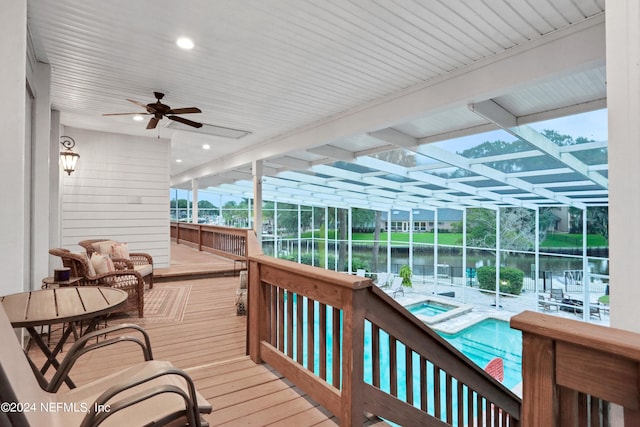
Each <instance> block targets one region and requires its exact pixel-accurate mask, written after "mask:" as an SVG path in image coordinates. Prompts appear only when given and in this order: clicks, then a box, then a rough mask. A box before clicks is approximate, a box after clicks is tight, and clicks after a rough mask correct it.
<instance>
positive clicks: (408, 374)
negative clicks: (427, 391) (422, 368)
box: [404, 345, 413, 405]
mask: <svg viewBox="0 0 640 427" xmlns="http://www.w3.org/2000/svg"><path fill="white" fill-rule="evenodd" d="M404 349H405V353H404V359H405V384H406V389H407V403H409V404H410V405H413V350H411V349H410V348H409V347H407V346H406V345H405V346H404Z"/></svg>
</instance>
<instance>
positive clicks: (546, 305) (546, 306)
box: [538, 295, 559, 311]
mask: <svg viewBox="0 0 640 427" xmlns="http://www.w3.org/2000/svg"><path fill="white" fill-rule="evenodd" d="M538 307H542V309H543V310H544V311H550V310H551V308H552V307H555V309H556V311H558V310H559V306H558V303H557V302H555V301H551V300H550V299H546V298H545V297H544V295H538Z"/></svg>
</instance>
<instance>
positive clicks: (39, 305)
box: [0, 286, 128, 388]
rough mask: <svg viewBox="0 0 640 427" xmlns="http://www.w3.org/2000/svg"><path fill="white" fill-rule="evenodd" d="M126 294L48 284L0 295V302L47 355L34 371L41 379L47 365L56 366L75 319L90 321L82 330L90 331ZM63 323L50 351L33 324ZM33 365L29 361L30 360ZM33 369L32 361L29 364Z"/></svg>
mask: <svg viewBox="0 0 640 427" xmlns="http://www.w3.org/2000/svg"><path fill="white" fill-rule="evenodd" d="M127 297H128V294H127V293H126V292H125V291H123V290H121V289H114V288H106V287H98V286H79V287H77V286H74V287H64V288H50V289H42V290H37V291H30V292H22V293H19V294H12V295H6V296H3V297H0V302H1V303H2V306H3V308H4V310H5V312H6V313H7V317H8V318H9V321H10V322H11V325H12V326H13V327H14V328H26V329H27V331H28V332H29V334H30V335H31V338H32V339H33V340H34V342H35V343H36V344H37V345H38V347H39V348H40V350H42V352H43V353H44V354H45V356H47V361H46V362H45V364H44V365H43V366H42V368H40V369H39V371H37V372H36V373H39V374H40V376H41V380H44V374H45V373H46V372H47V370H48V369H49V367H50V366H53V367H54V368H55V369H58V367H59V366H60V363H59V362H58V360H57V359H56V356H57V355H58V353H60V351H61V350H62V347H63V345H64V343H65V342H66V341H67V339H68V338H69V336H70V335H71V334H72V333H74V334H76V327H75V324H76V322H80V321H85V320H88V321H90V323H89V326H88V327H87V328H86V330H85V331H84V333H88V332H91V331H93V329H94V328H95V326H96V324H97V322H98V319H99V318H100V317H101V316H104V315H106V314H108V313H111V312H112V311H115V310H117V309H118V308H120V307H121V306H122V305H124V304H125V303H126V301H127ZM56 323H66V324H67V327H66V328H65V330H64V332H63V334H62V337H61V338H60V341H58V343H57V345H56V346H55V348H54V349H53V351H51V350H50V349H49V346H47V345H46V344H45V343H44V341H43V340H42V337H41V336H40V334H39V333H38V332H37V331H36V330H35V328H36V327H37V326H49V327H50V325H53V324H56ZM32 365H33V364H32ZM33 367H34V371H36V369H37V368H35V365H33ZM65 382H66V383H67V385H68V386H69V387H70V388H73V387H75V385H74V384H73V382H72V381H71V379H69V378H67V379H66V380H65Z"/></svg>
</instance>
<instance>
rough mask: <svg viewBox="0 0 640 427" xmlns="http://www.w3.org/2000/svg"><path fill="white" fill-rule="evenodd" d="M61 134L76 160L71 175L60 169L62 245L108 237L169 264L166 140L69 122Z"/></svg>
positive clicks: (162, 264)
mask: <svg viewBox="0 0 640 427" xmlns="http://www.w3.org/2000/svg"><path fill="white" fill-rule="evenodd" d="M63 135H69V136H71V137H72V138H73V139H74V140H75V141H76V147H75V149H74V150H75V151H76V152H77V153H78V154H80V160H79V161H78V166H77V170H76V171H75V172H74V173H72V174H71V176H68V175H67V174H66V173H65V172H62V174H63V175H64V177H63V190H62V201H61V208H62V227H61V231H62V246H63V247H64V248H67V249H70V250H72V251H79V250H81V248H80V247H79V246H78V245H77V243H78V242H79V241H80V240H84V239H97V238H112V239H114V240H118V241H121V242H127V243H128V244H129V251H130V252H147V253H149V254H151V255H152V256H153V261H154V265H155V267H156V268H159V267H160V268H162V267H168V266H169V241H170V239H169V150H170V143H169V141H168V140H166V139H158V138H151V137H149V138H146V137H139V136H129V135H121V134H114V133H105V132H95V131H88V130H82V129H75V128H69V127H67V128H65V129H64V131H63Z"/></svg>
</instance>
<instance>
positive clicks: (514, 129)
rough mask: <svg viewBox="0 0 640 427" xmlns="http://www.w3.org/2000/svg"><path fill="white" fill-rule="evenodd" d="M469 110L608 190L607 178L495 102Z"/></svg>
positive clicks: (488, 101)
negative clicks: (562, 150) (522, 123)
mask: <svg viewBox="0 0 640 427" xmlns="http://www.w3.org/2000/svg"><path fill="white" fill-rule="evenodd" d="M469 109H470V110H471V111H473V112H474V113H476V114H478V115H479V116H481V117H484V118H485V119H487V120H489V121H490V122H492V123H495V124H496V125H497V126H499V127H501V128H502V129H504V130H505V131H506V132H509V133H510V134H512V135H514V136H516V137H518V138H520V139H522V140H524V141H526V142H528V143H529V144H531V145H533V146H534V147H536V148H538V149H539V150H541V151H542V152H544V153H546V154H547V155H549V156H551V157H553V158H554V159H557V160H559V161H561V162H562V163H564V164H565V165H567V166H568V167H570V168H571V169H573V170H574V171H575V172H577V173H579V174H581V175H583V176H585V177H587V178H589V179H591V180H592V181H593V182H594V183H596V184H598V185H600V186H602V187H603V188H608V187H609V183H608V180H607V178H605V177H604V176H602V175H601V174H599V173H596V172H592V171H589V169H588V167H587V165H586V164H585V163H584V162H582V161H581V160H580V159H578V158H577V157H575V156H574V155H573V154H571V153H569V152H561V151H560V148H559V146H558V144H556V143H554V142H553V141H551V140H550V139H548V138H547V137H545V136H544V135H542V134H540V133H539V132H537V131H536V130H534V129H533V128H531V127H529V126H526V125H518V118H517V117H516V116H515V115H513V114H512V113H511V112H509V111H507V110H506V109H504V108H503V107H501V106H500V105H498V104H497V103H496V102H495V101H493V100H491V99H489V100H486V101H482V102H477V103H474V104H469Z"/></svg>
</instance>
